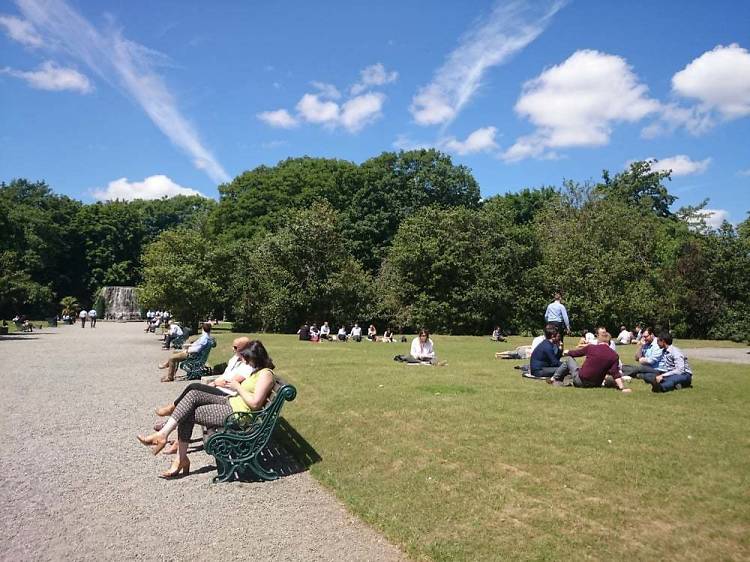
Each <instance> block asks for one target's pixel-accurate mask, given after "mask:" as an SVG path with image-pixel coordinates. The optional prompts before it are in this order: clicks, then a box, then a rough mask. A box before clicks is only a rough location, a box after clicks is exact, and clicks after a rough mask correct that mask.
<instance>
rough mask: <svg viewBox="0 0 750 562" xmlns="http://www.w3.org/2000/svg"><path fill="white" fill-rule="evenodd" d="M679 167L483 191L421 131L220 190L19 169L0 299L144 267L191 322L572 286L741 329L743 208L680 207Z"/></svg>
mask: <svg viewBox="0 0 750 562" xmlns="http://www.w3.org/2000/svg"><path fill="white" fill-rule="evenodd" d="M669 177H670V176H669V173H668V172H656V171H653V170H651V167H650V165H649V163H648V162H636V163H633V164H632V165H631V166H630V168H629V169H628V170H625V171H623V172H620V173H618V174H615V175H610V174H609V173H608V172H607V171H604V172H603V174H602V181H601V182H599V183H597V184H594V185H579V184H576V183H574V182H565V183H563V185H562V186H560V187H559V188H554V187H543V188H540V189H535V190H531V189H526V190H523V191H521V192H519V193H512V194H507V195H499V196H494V197H491V198H489V199H486V200H484V201H482V200H481V199H480V195H479V187H478V185H477V183H476V181H475V180H474V178H473V177H472V175H471V172H470V171H469V170H468V169H467V168H465V167H463V166H456V165H454V164H453V163H452V161H451V159H450V157H449V156H447V155H445V154H442V153H440V152H437V151H435V150H416V151H409V152H398V153H383V154H381V155H380V156H377V157H375V158H372V159H370V160H367V161H365V162H363V163H362V164H359V165H357V164H354V163H352V162H346V161H341V160H328V159H318V158H294V159H288V160H285V161H282V162H280V163H279V164H278V165H276V166H273V167H269V166H260V167H258V168H255V169H254V170H251V171H248V172H245V173H243V174H241V175H239V176H238V177H237V178H235V179H234V180H233V181H232V182H230V183H228V184H225V185H222V186H220V187H219V193H220V199H219V202H218V203H216V202H214V201H211V200H207V199H203V198H201V197H176V198H173V199H165V200H159V201H134V202H128V203H126V202H118V201H116V202H108V203H96V204H93V205H84V204H82V203H80V202H77V201H74V200H71V199H69V198H67V197H64V196H59V195H55V194H54V193H52V192H51V191H50V189H49V188H48V187H47V186H46V185H45V184H43V183H30V182H27V181H26V180H14V181H12V182H11V183H10V184H7V185H6V184H1V185H0V229H1V230H2V232H3V237H2V239H1V240H0V265H1V266H2V269H1V270H0V313H2V315H4V316H8V315H9V314H11V313H15V312H18V311H22V312H25V313H26V314H33V313H35V312H36V313H39V312H42V311H45V312H46V311H49V310H57V309H58V308H59V305H57V304H56V303H58V302H59V301H60V299H62V297H63V296H70V297H72V298H75V299H78V300H79V301H80V302H81V304H82V305H89V304H91V302H92V295H94V293H95V290H96V289H97V288H98V287H101V286H103V285H107V284H124V285H127V284H138V285H140V286H141V299H142V303H143V304H145V305H146V306H153V307H156V308H168V309H170V310H172V311H173V312H174V313H176V314H177V315H178V316H180V317H181V318H183V319H184V320H185V321H186V322H190V323H194V322H195V321H197V319H198V318H201V317H205V316H206V315H209V314H214V315H218V316H224V315H226V316H228V317H229V318H231V319H233V320H235V321H236V325H237V326H238V327H241V328H252V329H259V330H273V331H292V330H295V329H296V328H297V327H298V326H299V325H300V324H301V323H303V322H306V321H307V322H310V321H316V322H321V321H323V320H328V321H329V323H330V324H331V325H332V326H336V325H338V324H347V325H351V324H352V323H353V322H355V321H358V322H360V323H364V324H368V323H370V322H374V323H376V324H377V325H378V326H380V327H381V329H382V327H384V325H385V324H391V325H392V326H393V327H394V328H400V329H404V330H406V329H414V328H417V327H420V326H426V327H428V328H429V329H432V330H436V331H440V332H451V333H486V332H488V331H489V330H490V329H491V327H492V326H493V325H496V324H499V325H501V326H502V327H503V329H505V330H506V331H515V332H527V331H531V330H538V328H539V327H540V325H541V324H542V322H543V319H542V317H543V312H544V308H545V305H546V303H547V302H548V301H549V299H550V297H551V294H552V292H553V291H554V290H562V291H563V293H564V295H565V300H566V301H567V304H568V308H569V311H570V314H571V319H572V322H573V325H574V328H575V329H584V328H590V327H593V326H595V325H598V324H603V325H605V326H608V327H609V328H610V329H611V330H615V329H617V328H618V327H619V325H620V324H622V323H624V324H626V325H628V326H632V325H633V324H634V323H635V322H645V323H649V324H654V325H657V326H662V327H665V328H669V329H672V330H673V331H674V332H675V333H676V334H678V335H680V336H695V337H716V338H732V339H747V338H748V337H749V336H750V320H749V319H750V219H748V220H745V221H744V222H742V223H740V224H739V225H738V226H737V227H736V228H735V227H733V226H732V225H730V224H729V223H724V225H723V226H722V227H721V228H719V229H712V228H709V227H707V226H706V224H705V221H704V220H703V219H704V217H703V216H702V214H701V209H702V206H698V207H686V208H681V209H675V208H674V203H675V200H676V198H675V197H674V196H673V195H671V194H670V193H669V191H668V189H667V187H666V185H665V182H667V181H669Z"/></svg>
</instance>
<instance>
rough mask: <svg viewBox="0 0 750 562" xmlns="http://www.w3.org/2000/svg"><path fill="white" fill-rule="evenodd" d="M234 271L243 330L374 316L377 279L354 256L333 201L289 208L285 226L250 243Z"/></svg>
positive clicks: (283, 328) (238, 318)
mask: <svg viewBox="0 0 750 562" xmlns="http://www.w3.org/2000/svg"><path fill="white" fill-rule="evenodd" d="M233 270H234V281H233V283H232V292H233V294H234V295H236V297H237V299H236V304H235V310H234V315H235V320H236V323H237V327H238V328H246V327H252V328H260V329H262V330H280V331H293V330H296V329H297V328H298V327H299V326H300V325H301V324H302V323H303V322H306V321H322V320H328V321H329V322H331V323H332V324H334V323H336V322H347V323H349V322H352V321H354V320H356V319H362V318H367V317H369V315H370V314H371V309H372V303H371V299H372V296H371V295H372V291H373V289H372V285H373V282H372V278H371V277H370V276H369V274H368V273H367V272H366V271H364V270H363V269H362V267H361V265H360V264H358V263H357V262H356V261H355V260H354V259H353V258H352V256H351V255H350V254H349V252H348V250H347V247H346V244H345V241H344V239H343V237H342V236H341V233H340V231H339V229H338V217H337V214H336V212H335V211H334V210H333V209H332V208H331V206H330V205H328V204H327V203H315V204H313V205H312V206H311V207H310V208H309V209H295V210H291V211H288V213H287V215H286V218H285V220H284V221H283V226H280V227H279V228H278V229H277V230H276V231H275V232H272V233H267V234H264V235H258V236H257V237H256V239H255V240H253V241H252V242H251V243H249V244H247V245H245V247H244V253H243V254H242V255H241V256H240V259H239V260H238V262H237V264H236V265H235V267H234V268H233Z"/></svg>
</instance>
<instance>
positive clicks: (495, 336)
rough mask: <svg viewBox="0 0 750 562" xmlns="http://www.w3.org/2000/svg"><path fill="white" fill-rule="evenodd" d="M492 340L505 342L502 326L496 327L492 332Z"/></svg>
mask: <svg viewBox="0 0 750 562" xmlns="http://www.w3.org/2000/svg"><path fill="white" fill-rule="evenodd" d="M490 340H492V341H505V336H503V332H502V331H501V330H500V326H495V329H494V330H492V335H491V336H490Z"/></svg>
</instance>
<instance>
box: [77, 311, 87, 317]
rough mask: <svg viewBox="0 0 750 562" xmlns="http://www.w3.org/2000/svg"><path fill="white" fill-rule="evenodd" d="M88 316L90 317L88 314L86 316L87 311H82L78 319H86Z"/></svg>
mask: <svg viewBox="0 0 750 562" xmlns="http://www.w3.org/2000/svg"><path fill="white" fill-rule="evenodd" d="M86 316H88V314H86V311H85V310H82V311H81V312H80V313H79V314H78V318H86Z"/></svg>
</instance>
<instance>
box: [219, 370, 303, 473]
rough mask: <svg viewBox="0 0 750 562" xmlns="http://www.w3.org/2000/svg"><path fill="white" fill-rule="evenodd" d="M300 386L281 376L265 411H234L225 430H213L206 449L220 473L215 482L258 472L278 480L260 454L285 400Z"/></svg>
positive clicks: (292, 395)
mask: <svg viewBox="0 0 750 562" xmlns="http://www.w3.org/2000/svg"><path fill="white" fill-rule="evenodd" d="M295 396H297V389H296V388H294V386H292V385H291V384H287V383H286V382H284V381H283V380H281V379H278V378H277V379H276V383H275V384H274V386H273V389H272V390H271V394H270V395H269V397H268V400H267V401H266V405H265V406H264V407H263V409H262V410H258V411H255V412H235V413H233V414H230V415H229V416H227V418H226V420H224V428H223V430H222V431H217V432H215V433H213V434H212V435H211V436H210V437H208V439H207V440H206V441H205V445H204V449H205V451H206V453H208V454H209V455H213V457H214V458H215V459H216V470H217V472H218V474H217V475H216V477H215V478H214V480H213V481H214V482H228V481H229V480H232V479H233V478H234V477H235V476H236V477H238V478H239V477H241V476H243V475H249V474H251V473H252V474H255V475H256V476H258V477H259V478H261V479H262V480H276V479H277V478H278V477H279V475H278V474H277V473H276V471H274V470H273V469H265V468H263V467H262V466H260V463H259V457H260V455H261V452H262V451H263V449H264V448H265V447H266V445H267V444H268V440H269V439H270V438H271V434H272V433H273V430H274V427H276V422H277V421H278V419H279V415H280V412H281V407H282V406H283V405H284V402H285V401H287V400H289V401H292V400H294V398H295Z"/></svg>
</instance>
